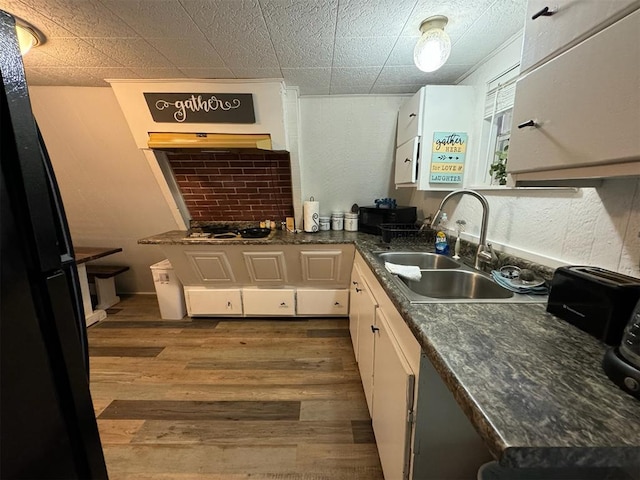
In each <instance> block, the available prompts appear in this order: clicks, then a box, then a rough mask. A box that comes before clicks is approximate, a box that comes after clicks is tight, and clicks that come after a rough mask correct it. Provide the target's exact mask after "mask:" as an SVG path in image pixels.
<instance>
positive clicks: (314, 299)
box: [296, 288, 349, 317]
mask: <svg viewBox="0 0 640 480" xmlns="http://www.w3.org/2000/svg"><path fill="white" fill-rule="evenodd" d="M296 297H297V298H296V313H297V314H298V315H318V316H323V317H327V316H328V317H334V316H340V317H345V316H347V314H348V313H349V290H346V289H340V290H324V289H320V288H298V289H297V290H296Z"/></svg>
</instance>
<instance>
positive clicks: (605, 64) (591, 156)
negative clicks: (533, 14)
mask: <svg viewBox="0 0 640 480" xmlns="http://www.w3.org/2000/svg"><path fill="white" fill-rule="evenodd" d="M533 3H537V2H533ZM566 3H567V4H568V3H569V2H566ZM596 3H597V4H598V5H599V4H600V3H602V4H603V5H605V4H606V5H610V6H611V5H612V4H615V7H616V8H615V9H614V8H613V7H611V10H615V11H616V12H617V14H619V12H620V11H621V10H620V8H621V6H622V5H621V4H625V5H626V6H627V8H629V4H631V2H628V1H626V0H622V1H619V2H618V1H612V2H593V1H584V2H572V4H571V8H569V7H567V8H566V10H565V11H564V14H563V15H567V16H568V15H570V14H571V12H572V11H573V8H576V9H577V10H576V12H580V11H582V10H580V9H579V7H578V6H579V5H581V4H584V5H583V6H582V8H585V9H587V11H590V12H600V11H601V10H602V9H604V8H605V7H604V6H603V5H601V6H596V5H595V4H596ZM633 6H634V7H635V8H636V11H634V12H633V13H630V14H628V15H626V16H625V17H624V18H622V19H621V20H618V21H617V22H615V23H613V24H612V25H610V26H607V27H606V28H604V29H602V30H600V31H598V32H597V33H595V34H593V35H591V36H590V37H589V38H587V39H586V40H584V41H582V42H580V43H578V44H577V45H575V46H573V47H572V48H570V49H568V50H566V51H564V52H563V53H560V54H559V55H557V56H555V57H553V58H552V59H551V60H549V61H547V62H545V63H543V64H542V65H541V66H539V67H538V68H535V69H533V70H532V71H531V72H530V73H529V74H527V75H525V76H524V77H522V78H521V79H520V80H518V82H517V86H516V100H515V108H514V120H513V125H514V127H513V129H512V134H511V141H510V146H509V163H508V164H507V170H508V171H509V173H511V174H512V176H513V178H514V180H515V182H516V185H521V186H526V185H578V186H579V185H589V184H594V182H596V181H598V179H601V178H606V177H616V176H629V175H640V134H639V132H640V115H639V113H638V112H640V89H639V88H638V86H639V85H640V34H639V33H638V32H640V11H638V10H637V9H638V8H640V2H638V1H636V2H633ZM625 11H626V10H625ZM561 12H562V10H558V12H557V13H556V14H554V15H552V16H551V17H548V18H544V19H543V20H545V21H546V20H548V19H554V18H556V16H559V15H561ZM583 17H585V18H589V19H590V20H591V22H590V23H588V24H587V25H592V24H594V23H595V22H596V20H595V19H593V18H592V17H590V16H587V15H586V14H585V15H583ZM583 17H580V18H583ZM558 18H559V19H560V18H562V17H558ZM539 20H540V17H539V18H538V19H536V20H530V19H529V20H528V21H529V23H531V22H537V21H539ZM605 21H606V19H603V18H601V19H600V23H599V24H600V25H602V24H603V22H605ZM549 28H552V27H551V25H550V26H549ZM553 29H554V30H556V29H557V27H553ZM583 29H584V27H583ZM535 31H536V32H537V29H536V30H535ZM530 36H531V29H530V28H529V26H527V30H526V40H525V45H527V44H533V42H535V40H536V38H529V37H530ZM538 37H542V38H544V36H543V35H542V34H540V33H538ZM549 44H550V43H549ZM546 48H549V49H552V50H553V49H555V50H557V48H556V47H551V46H549V47H546ZM530 50H531V48H530Z"/></svg>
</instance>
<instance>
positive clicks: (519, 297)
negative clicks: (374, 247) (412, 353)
mask: <svg viewBox="0 0 640 480" xmlns="http://www.w3.org/2000/svg"><path fill="white" fill-rule="evenodd" d="M373 253H374V254H375V257H376V259H377V260H378V262H380V264H381V265H384V263H385V262H389V263H395V264H396V265H411V266H414V265H415V266H418V267H419V268H420V273H421V275H422V278H421V279H420V280H419V281H412V280H408V279H406V278H403V277H401V276H398V275H392V277H393V281H394V282H395V283H396V285H397V286H398V289H399V290H400V291H401V292H402V294H403V295H404V296H405V297H407V299H408V300H409V301H410V302H411V303H544V302H546V301H547V297H546V296H545V295H523V294H518V293H514V292H511V291H510V290H507V289H506V288H503V287H502V286H500V285H498V284H497V283H496V282H495V281H494V280H493V279H492V278H491V276H490V275H488V274H486V273H484V272H481V271H479V270H476V269H475V268H473V267H470V266H468V265H466V264H464V263H462V262H460V261H457V260H454V259H452V258H450V257H446V256H444V255H438V254H435V253H429V252H414V251H395V252H394V251H384V252H373Z"/></svg>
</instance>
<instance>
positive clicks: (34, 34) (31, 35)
mask: <svg viewBox="0 0 640 480" xmlns="http://www.w3.org/2000/svg"><path fill="white" fill-rule="evenodd" d="M14 18H15V20H16V34H17V36H18V45H19V46H20V54H21V55H22V56H23V57H24V56H25V55H26V54H27V52H28V51H29V50H31V48H33V47H37V46H38V45H41V44H43V43H44V35H42V33H40V32H39V31H38V29H37V28H36V27H34V26H33V25H31V24H30V23H28V22H25V21H24V20H22V19H21V18H18V17H15V16H14Z"/></svg>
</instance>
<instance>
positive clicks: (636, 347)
mask: <svg viewBox="0 0 640 480" xmlns="http://www.w3.org/2000/svg"><path fill="white" fill-rule="evenodd" d="M602 368H603V369H604V371H605V373H606V374H607V376H608V377H609V378H610V379H611V380H612V381H613V382H614V383H615V384H616V385H618V386H619V387H620V388H622V389H623V390H625V391H626V392H628V393H630V394H631V395H633V396H634V397H636V398H637V399H639V400H640V301H638V303H637V304H636V306H635V308H634V309H633V312H631V316H630V317H629V322H628V323H627V326H626V327H625V329H624V333H623V335H622V341H621V343H620V346H619V347H613V348H610V349H609V350H607V353H606V354H605V356H604V358H603V360H602Z"/></svg>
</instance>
